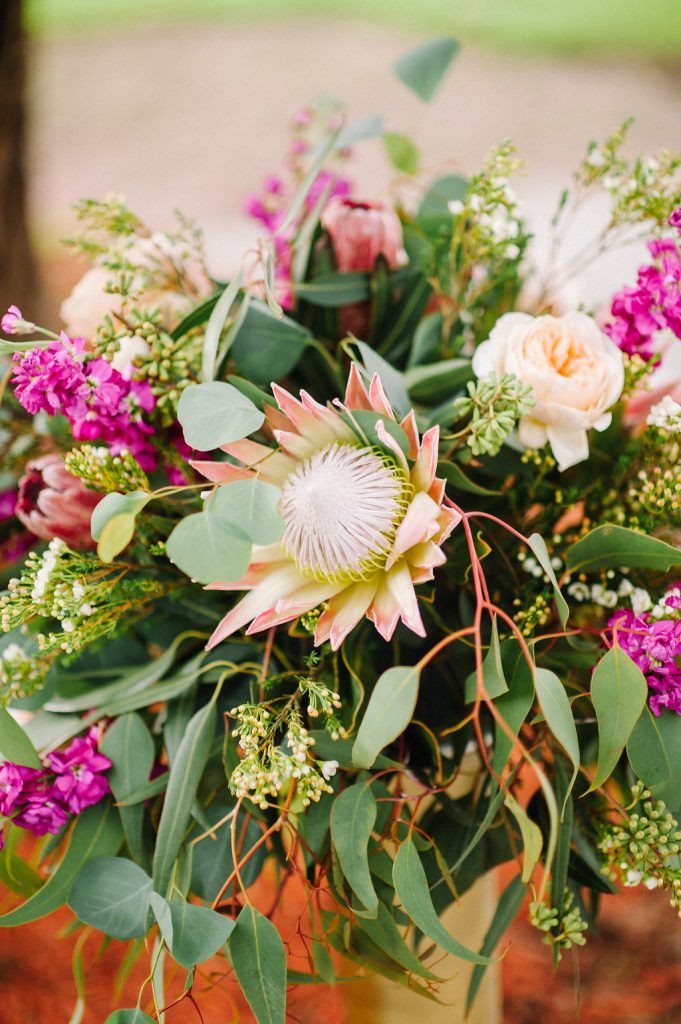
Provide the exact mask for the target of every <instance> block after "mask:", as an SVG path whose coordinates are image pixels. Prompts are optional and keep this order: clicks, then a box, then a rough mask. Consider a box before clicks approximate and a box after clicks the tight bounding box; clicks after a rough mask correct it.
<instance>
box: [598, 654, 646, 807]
mask: <svg viewBox="0 0 681 1024" xmlns="http://www.w3.org/2000/svg"><path fill="white" fill-rule="evenodd" d="M647 696H648V684H647V682H646V677H645V676H644V675H643V672H641V669H640V668H639V667H638V665H636V664H634V662H633V661H632V660H631V658H630V657H629V655H628V654H625V652H624V651H623V650H622V648H621V647H620V646H619V645H618V644H617V643H615V644H613V646H612V647H611V648H610V650H609V651H608V653H607V654H606V655H604V656H603V657H602V658H601V660H600V661H599V662H598V665H597V666H596V668H595V670H594V674H593V676H592V678H591V700H592V703H593V706H594V710H595V712H596V718H597V719H598V764H597V765H596V775H595V778H594V780H593V782H592V784H591V789H590V791H591V790H593V789H596V787H597V786H601V785H602V784H603V783H604V782H605V780H606V779H608V778H609V777H610V775H611V774H612V771H613V769H614V768H615V765H616V764H617V762H618V761H619V759H620V756H621V754H622V751H623V750H624V748H625V746H626V744H627V740H628V739H629V737H630V736H631V733H632V730H633V728H634V726H635V725H636V723H637V721H638V720H639V718H640V716H641V712H642V711H643V708H644V707H645V703H646V698H647Z"/></svg>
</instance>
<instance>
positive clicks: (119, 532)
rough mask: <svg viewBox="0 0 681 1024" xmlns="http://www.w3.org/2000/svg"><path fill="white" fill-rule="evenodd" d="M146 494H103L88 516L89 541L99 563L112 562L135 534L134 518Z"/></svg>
mask: <svg viewBox="0 0 681 1024" xmlns="http://www.w3.org/2000/svg"><path fill="white" fill-rule="evenodd" d="M150 497H151V495H150V494H148V493H147V492H146V491H132V492H130V493H128V494H119V493H117V492H116V491H113V492H111V493H110V494H107V495H106V496H105V497H104V498H102V500H101V501H100V503H99V504H98V505H97V507H96V508H95V510H94V512H93V513H92V524H91V529H92V539H93V540H96V541H97V554H98V556H99V558H100V559H101V560H102V562H106V563H109V562H113V560H114V558H115V557H116V555H119V554H120V553H121V551H123V550H124V549H125V548H127V546H128V544H129V543H130V541H131V540H132V538H133V536H134V534H135V519H136V517H137V515H138V514H139V513H140V512H141V511H142V509H143V508H144V506H145V505H146V504H147V502H148V501H149V499H150Z"/></svg>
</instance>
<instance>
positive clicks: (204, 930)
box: [150, 892, 234, 970]
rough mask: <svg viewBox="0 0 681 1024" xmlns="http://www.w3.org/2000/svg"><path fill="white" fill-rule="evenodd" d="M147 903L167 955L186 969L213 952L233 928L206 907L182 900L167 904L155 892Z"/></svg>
mask: <svg viewBox="0 0 681 1024" xmlns="http://www.w3.org/2000/svg"><path fill="white" fill-rule="evenodd" d="M150 902H151V907H152V910H153V911H154V916H155V917H156V920H157V921H158V923H159V927H160V929H161V934H162V935H163V938H164V939H165V943H166V946H167V947H168V949H169V950H170V955H171V956H172V958H173V960H176V961H177V963H178V964H180V966H181V967H186V968H187V970H190V969H191V968H192V967H195V966H196V964H200V963H203V961H204V960H208V958H209V957H211V956H213V954H214V953H217V951H218V950H219V949H220V947H221V946H224V944H225V942H226V941H227V939H228V938H229V936H230V933H231V932H232V930H233V928H234V921H233V920H232V919H231V918H229V917H224V916H223V915H222V914H218V913H217V912H216V911H215V910H210V909H209V908H208V907H195V906H194V905H193V904H192V903H186V902H185V901H184V900H172V901H171V902H170V903H168V902H167V901H166V900H164V899H163V897H162V896H159V895H158V893H155V892H153V893H152V894H151V897H150Z"/></svg>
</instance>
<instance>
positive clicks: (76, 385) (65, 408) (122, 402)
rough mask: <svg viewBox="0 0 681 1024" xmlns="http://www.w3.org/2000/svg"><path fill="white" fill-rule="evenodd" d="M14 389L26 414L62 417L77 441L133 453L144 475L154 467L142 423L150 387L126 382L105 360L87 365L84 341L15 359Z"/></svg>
mask: <svg viewBox="0 0 681 1024" xmlns="http://www.w3.org/2000/svg"><path fill="white" fill-rule="evenodd" d="M13 383H14V389H15V393H16V396H17V398H18V400H19V402H20V403H21V404H22V405H23V407H24V409H26V410H27V412H29V413H31V414H32V415H35V414H36V413H38V412H40V411H41V410H42V411H45V412H46V413H48V415H50V416H52V415H54V414H55V413H57V412H61V413H62V414H63V415H64V416H66V418H67V419H68V420H69V421H70V423H71V427H72V429H73V436H74V437H75V438H76V440H78V441H92V440H102V441H104V442H106V443H107V444H108V445H109V447H110V448H111V451H112V452H113V454H114V455H116V454H118V453H120V452H121V451H123V450H124V449H127V450H129V451H131V452H132V453H133V454H134V455H135V457H136V458H137V461H138V462H139V464H140V466H142V468H143V469H149V470H151V469H154V468H155V466H156V455H155V449H154V447H153V445H152V444H151V442H150V440H149V436H150V435H151V434H153V432H154V429H153V427H152V426H151V425H150V424H149V423H147V422H146V421H145V419H144V413H147V412H151V410H152V409H153V408H154V405H155V399H154V396H153V394H152V391H151V387H150V386H149V384H148V383H147V382H146V381H133V380H127V379H126V378H124V377H123V376H122V375H121V374H120V373H119V372H118V371H117V370H115V369H114V368H113V367H112V365H111V363H109V362H108V361H107V360H106V359H102V358H96V359H88V358H87V354H86V352H85V341H84V340H83V339H82V338H76V339H73V340H72V339H70V338H69V337H68V336H67V335H66V334H63V333H62V336H61V339H60V340H59V341H54V342H51V343H50V344H49V345H47V346H46V347H44V348H34V349H30V350H29V351H28V352H25V353H17V354H16V355H15V356H14V378H13Z"/></svg>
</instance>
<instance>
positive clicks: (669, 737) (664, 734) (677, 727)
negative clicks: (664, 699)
mask: <svg viewBox="0 0 681 1024" xmlns="http://www.w3.org/2000/svg"><path fill="white" fill-rule="evenodd" d="M627 755H628V757H629V761H630V763H631V767H632V769H633V771H634V773H635V774H636V776H637V777H638V778H639V779H641V780H642V781H643V782H644V783H645V786H646V787H647V789H649V790H650V792H651V793H652V795H653V797H655V799H656V800H663V801H664V802H665V804H667V805H668V806H669V807H670V808H671V809H672V810H678V809H679V808H680V807H681V718H680V717H679V716H678V715H675V714H673V713H672V712H670V711H666V710H664V709H663V710H662V711H661V713H660V715H659V717H657V718H656V717H655V715H653V714H652V712H651V711H650V710H649V709H648V708H647V707H644V708H643V711H642V712H641V716H640V718H639V719H638V721H637V722H636V724H635V726H634V728H633V729H632V732H631V735H630V736H629V739H628V741H627Z"/></svg>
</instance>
